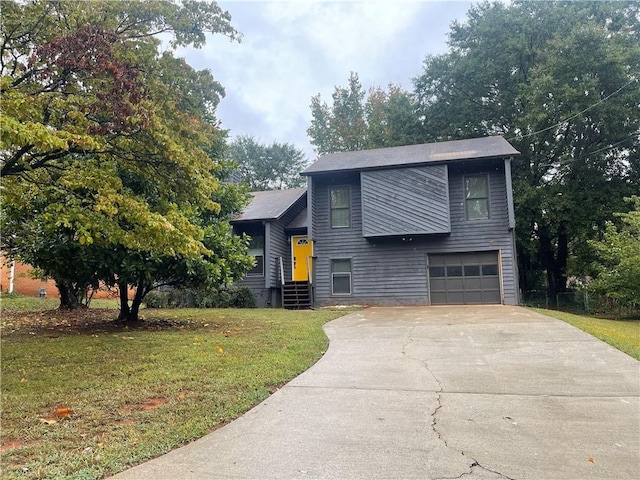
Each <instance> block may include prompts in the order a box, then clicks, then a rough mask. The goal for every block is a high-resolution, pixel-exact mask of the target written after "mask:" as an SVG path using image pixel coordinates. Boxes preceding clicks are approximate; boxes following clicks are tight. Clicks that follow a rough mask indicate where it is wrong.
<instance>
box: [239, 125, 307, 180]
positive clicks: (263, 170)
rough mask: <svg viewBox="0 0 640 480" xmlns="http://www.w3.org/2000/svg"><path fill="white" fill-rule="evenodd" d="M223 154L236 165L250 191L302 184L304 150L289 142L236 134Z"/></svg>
mask: <svg viewBox="0 0 640 480" xmlns="http://www.w3.org/2000/svg"><path fill="white" fill-rule="evenodd" d="M226 155H227V156H228V157H229V158H230V159H231V160H233V161H234V162H235V163H236V164H237V165H238V168H237V173H238V174H239V175H238V176H239V180H240V181H241V182H243V183H245V184H247V185H249V188H250V189H251V191H253V192H259V191H264V190H282V189H285V188H295V187H302V186H303V185H304V183H305V179H304V177H302V176H301V175H300V172H302V171H303V170H304V169H305V167H306V165H307V163H308V162H307V159H306V157H305V155H304V152H302V151H301V150H299V149H298V148H296V147H295V146H294V145H292V144H290V143H279V142H273V143H272V144H271V145H265V144H263V143H260V142H259V141H258V140H256V139H255V138H254V137H252V136H250V135H241V136H239V137H237V138H235V139H234V140H233V141H232V142H231V143H230V144H229V147H228V148H227V151H226Z"/></svg>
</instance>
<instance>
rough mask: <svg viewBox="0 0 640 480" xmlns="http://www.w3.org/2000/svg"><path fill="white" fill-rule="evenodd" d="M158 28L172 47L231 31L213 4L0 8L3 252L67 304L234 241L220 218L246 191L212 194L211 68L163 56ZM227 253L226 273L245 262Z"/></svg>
mask: <svg viewBox="0 0 640 480" xmlns="http://www.w3.org/2000/svg"><path fill="white" fill-rule="evenodd" d="M160 32H167V33H171V35H172V40H171V44H172V45H173V46H177V45H189V44H191V45H194V46H200V45H202V44H203V43H204V41H205V33H206V32H211V33H221V34H224V35H227V36H229V37H230V38H236V37H237V33H236V32H235V30H234V29H233V28H232V27H231V25H230V23H229V16H228V14H227V13H225V12H222V10H220V8H219V7H218V6H217V5H216V4H215V3H211V2H200V1H184V2H181V3H180V4H177V3H176V2H138V1H133V2H110V1H97V0H96V1H92V2H91V4H90V5H87V4H86V3H80V2H72V1H69V2H65V1H61V2H44V1H32V2H27V3H17V2H5V3H4V4H3V16H2V40H1V42H2V43H1V45H0V50H1V52H2V56H1V58H2V63H1V64H0V67H1V68H0V73H1V78H0V89H1V93H2V99H1V100H0V101H1V102H2V111H3V122H2V124H1V126H0V133H1V136H0V140H1V142H2V143H1V146H0V159H1V168H2V175H3V177H4V178H3V191H2V195H3V207H2V208H3V222H2V248H3V250H5V251H7V252H8V253H9V254H10V255H11V256H15V257H19V258H20V259H22V260H23V261H26V262H27V263H31V264H32V265H33V266H35V267H38V268H39V269H40V270H42V271H43V273H44V274H46V275H48V276H51V277H53V278H54V280H55V281H56V284H57V285H58V287H59V289H60V292H61V306H62V307H67V308H73V307H75V306H78V304H79V302H80V299H81V292H83V291H84V290H86V288H87V286H95V285H96V284H97V283H98V282H99V281H103V282H106V283H107V284H116V283H118V284H120V285H121V286H124V283H125V282H126V283H127V284H129V285H133V286H139V285H143V288H142V289H141V290H140V292H141V293H140V294H141V295H144V293H145V291H147V290H148V283H149V282H146V280H147V279H149V278H151V277H155V279H156V280H158V279H161V278H162V277H163V276H165V277H166V276H170V275H168V274H167V273H166V272H165V273H163V272H162V271H161V270H160V269H159V268H157V265H159V264H163V265H165V266H167V265H168V264H170V263H171V260H174V261H175V262H178V261H183V260H184V261H185V262H191V263H193V262H198V261H206V260H207V259H209V260H211V259H214V260H215V262H214V263H216V262H218V259H222V258H224V254H225V252H226V251H227V250H228V251H230V252H235V251H236V250H237V251H238V252H241V251H242V241H239V240H238V239H237V238H233V236H231V235H229V229H228V228H227V229H226V230H225V226H224V222H225V221H227V220H228V216H229V215H231V214H233V213H234V212H238V211H239V210H240V209H241V208H242V206H243V205H244V203H243V202H245V201H246V199H245V197H244V195H243V194H242V193H241V192H240V193H238V194H230V195H227V197H228V198H227V199H225V202H227V205H226V206H225V207H224V208H223V206H222V205H221V204H220V197H221V195H222V194H221V191H222V190H224V189H225V187H221V186H220V182H221V180H222V177H221V176H220V172H221V169H222V167H221V165H220V162H219V159H220V154H221V152H222V150H223V147H222V145H223V144H224V138H225V132H223V131H221V130H220V129H219V126H218V121H217V120H216V118H215V108H216V106H217V104H218V102H219V100H220V98H221V96H222V95H223V94H224V91H223V89H222V87H221V85H220V84H219V83H217V82H216V81H215V80H214V79H213V77H212V76H211V74H210V72H208V71H206V70H205V71H200V72H197V71H195V70H193V69H192V68H191V67H189V66H188V65H187V64H186V63H185V62H184V60H182V59H178V58H175V57H174V56H173V54H172V52H170V51H169V52H165V53H163V54H159V53H158V47H159V45H160V42H159V41H158V40H157V39H156V38H154V35H156V34H158V33H160ZM229 188H237V187H229ZM230 199H234V200H235V203H231V202H230ZM203 219H208V220H212V219H214V220H215V221H213V223H206V222H205V221H204V220H203ZM227 223H228V222H227ZM213 234H219V235H221V238H220V239H218V240H220V241H222V242H223V244H224V245H223V246H220V245H218V244H217V243H216V241H215V240H216V239H213V238H208V236H209V237H210V236H211V235H213ZM207 238H208V240H207ZM224 241H228V243H224ZM207 243H208V244H209V245H212V246H215V247H217V248H218V247H219V250H218V251H212V250H210V248H208V247H207V246H206V244H207ZM244 248H245V252H246V245H245V246H244ZM225 249H227V250H225ZM233 258H235V260H234V261H237V262H238V268H237V269H236V268H235V267H234V268H230V269H229V271H237V272H240V271H242V268H243V267H242V265H244V263H246V261H245V260H243V259H242V258H236V257H233ZM141 259H142V261H141ZM147 260H149V261H148V262H147ZM163 262H164V263H163ZM213 270H215V269H210V271H212V272H213ZM218 270H219V271H220V272H222V270H220V269H218ZM185 271H187V272H192V271H194V270H193V268H190V269H187V270H185ZM134 272H135V275H134ZM141 278H144V279H145V283H141V281H140V279H141ZM212 278H213V277H212ZM216 280H225V281H226V279H225V278H224V275H221V276H219V277H218V278H217V279H216ZM136 297H138V295H136ZM123 301H124V303H123V304H122V307H121V315H122V314H123V313H124V314H127V310H128V309H129V307H128V304H127V303H126V298H123ZM136 302H137V298H136V299H134V307H135V304H136ZM138 305H139V302H138ZM125 316H128V315H125ZM136 318H137V311H135V312H134V314H132V315H131V316H128V319H130V320H135V319H136Z"/></svg>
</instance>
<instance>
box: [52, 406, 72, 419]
mask: <svg viewBox="0 0 640 480" xmlns="http://www.w3.org/2000/svg"><path fill="white" fill-rule="evenodd" d="M54 415H55V416H56V417H57V418H67V417H70V416H71V415H73V410H71V409H70V408H58V409H57V410H56V411H55V412H54Z"/></svg>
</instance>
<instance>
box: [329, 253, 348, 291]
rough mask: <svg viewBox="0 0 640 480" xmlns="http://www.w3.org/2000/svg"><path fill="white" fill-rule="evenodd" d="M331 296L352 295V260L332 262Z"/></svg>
mask: <svg viewBox="0 0 640 480" xmlns="http://www.w3.org/2000/svg"><path fill="white" fill-rule="evenodd" d="M331 295H351V260H349V259H348V258H347V259H340V260H331Z"/></svg>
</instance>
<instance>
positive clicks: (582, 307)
mask: <svg viewBox="0 0 640 480" xmlns="http://www.w3.org/2000/svg"><path fill="white" fill-rule="evenodd" d="M521 304H522V305H523V306H525V307H536V308H549V309H552V310H560V311H563V312H570V313H578V314H580V313H589V314H595V313H600V314H606V315H613V316H616V317H630V316H640V305H639V306H636V307H635V308H633V307H624V306H622V305H620V304H619V303H617V302H616V301H615V300H613V299H611V298H607V297H605V296H603V295H599V294H596V293H594V292H590V291H589V290H588V289H581V290H575V291H571V292H561V293H558V294H557V295H556V298H551V297H549V295H548V294H547V292H546V291H545V290H527V291H523V292H522V296H521Z"/></svg>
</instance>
